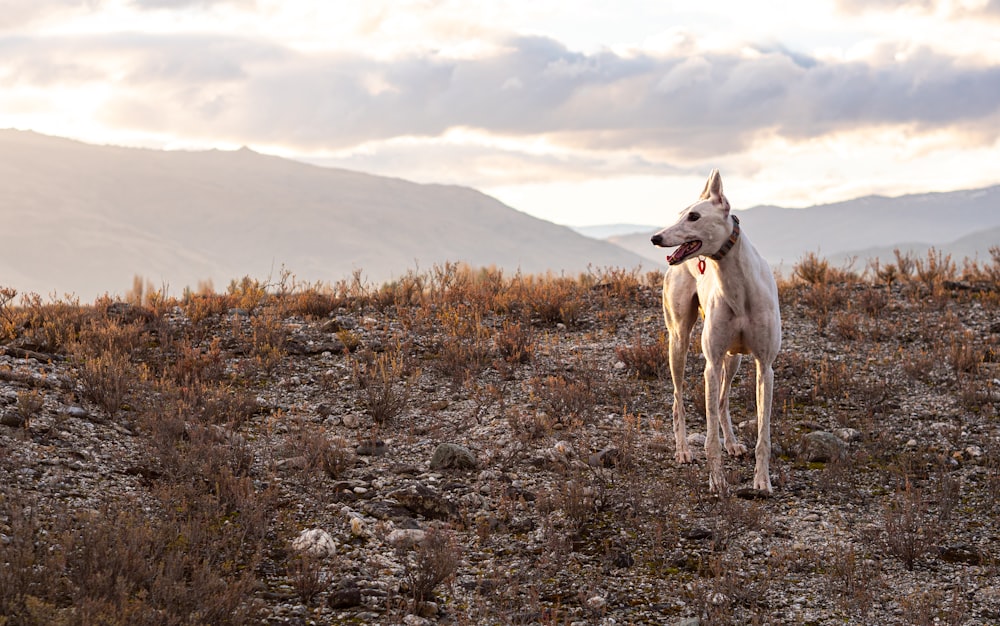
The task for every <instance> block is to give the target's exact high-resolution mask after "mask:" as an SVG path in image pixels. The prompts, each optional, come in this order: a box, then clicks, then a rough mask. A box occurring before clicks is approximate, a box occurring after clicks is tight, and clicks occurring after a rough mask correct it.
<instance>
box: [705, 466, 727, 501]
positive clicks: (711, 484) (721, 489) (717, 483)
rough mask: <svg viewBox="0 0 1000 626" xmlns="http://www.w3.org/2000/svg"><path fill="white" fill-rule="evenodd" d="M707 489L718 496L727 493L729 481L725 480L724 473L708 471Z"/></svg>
mask: <svg viewBox="0 0 1000 626" xmlns="http://www.w3.org/2000/svg"><path fill="white" fill-rule="evenodd" d="M708 490H709V492H711V493H716V494H719V495H720V496H727V495H729V483H727V482H726V476H725V474H723V473H722V472H721V471H719V472H713V471H709V473H708Z"/></svg>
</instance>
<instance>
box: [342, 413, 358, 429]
mask: <svg viewBox="0 0 1000 626" xmlns="http://www.w3.org/2000/svg"><path fill="white" fill-rule="evenodd" d="M340 421H341V422H342V423H343V424H344V426H347V427H348V428H357V427H358V426H360V425H361V418H360V417H358V416H357V415H355V414H353V413H348V414H347V415H343V416H341V418H340Z"/></svg>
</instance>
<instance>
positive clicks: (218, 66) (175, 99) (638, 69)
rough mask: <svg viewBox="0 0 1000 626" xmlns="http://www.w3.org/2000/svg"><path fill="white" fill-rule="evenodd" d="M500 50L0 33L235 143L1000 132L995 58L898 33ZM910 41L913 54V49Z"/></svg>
mask: <svg viewBox="0 0 1000 626" xmlns="http://www.w3.org/2000/svg"><path fill="white" fill-rule="evenodd" d="M501 44H502V45H500V46H498V50H499V51H497V52H495V53H492V54H489V55H482V56H474V57H472V58H453V57H448V56H444V55H442V54H438V53H435V52H434V51H414V52H411V53H410V54H409V55H407V56H402V57H394V58H392V59H376V58H368V57H364V56H361V55H360V54H357V53H354V54H347V53H339V52H303V51H298V50H293V49H291V48H287V47H282V46H280V45H278V44H275V43H273V42H269V41H266V40H258V39H252V38H239V37H217V36H208V35H204V36H202V35H158V36H148V35H142V36H140V35H130V34H120V35H114V36H102V37H94V38H89V39H88V38H86V37H82V36H77V37H74V38H59V37H47V38H42V39H37V40H32V39H25V38H10V37H8V38H0V58H2V59H3V60H2V61H0V69H3V70H5V71H0V76H3V77H4V78H0V87H4V88H6V87H12V86H17V85H18V84H25V83H33V84H35V85H37V86H43V87H44V86H45V85H48V84H54V83H57V82H58V83H60V84H67V83H73V82H76V83H90V84H100V85H102V86H103V87H112V88H113V89H112V90H111V94H112V95H111V96H110V97H109V98H108V101H107V103H106V106H104V107H102V113H101V114H102V116H103V119H104V120H105V121H106V123H108V124H109V125H115V124H120V125H125V126H127V127H131V128H141V127H142V126H143V125H144V124H155V125H158V126H164V125H169V127H172V128H176V129H184V130H185V133H186V134H187V135H189V136H191V137H199V136H201V137H205V138H206V139H207V138H218V139H221V140H227V141H231V142H235V143H240V144H242V143H249V144H255V143H256V144H274V145H279V144H280V145H286V146H289V147H291V146H298V147H300V148H302V149H305V150H313V151H316V150H328V151H334V150H344V149H348V148H350V147H352V146H357V145H360V144H364V143H368V142H380V141H386V140H389V139H392V138H394V137H425V138H426V137H436V136H440V135H442V134H443V133H446V132H448V131H449V129H456V128H469V129H475V130H476V131H478V132H481V133H483V134H492V135H495V136H499V137H505V136H506V137H546V138H548V140H549V141H551V142H554V143H557V144H561V145H564V146H565V147H566V148H567V149H572V150H587V151H605V150H608V151H617V150H626V149H628V150H634V151H638V152H640V153H643V154H645V155H646V156H647V158H651V159H652V160H654V161H656V162H665V161H669V160H673V161H674V162H677V161H679V160H683V159H692V158H695V159H696V158H701V157H703V156H705V155H723V154H732V153H736V152H739V151H742V150H745V149H747V148H748V147H749V146H751V145H752V144H753V142H754V141H755V140H756V139H757V138H758V137H760V136H761V135H772V134H777V135H779V136H784V137H789V138H810V137H817V136H821V135H823V134H825V133H830V132H836V131H839V130H844V129H852V128H859V127H860V128H864V127H878V126H884V125H909V126H912V127H914V128H917V129H922V128H942V127H963V126H969V125H973V126H975V125H977V124H982V126H983V132H984V133H985V134H988V135H990V136H995V135H996V132H997V131H996V130H995V129H996V125H995V124H992V123H990V124H986V123H985V122H987V121H995V119H996V117H997V116H998V113H1000V67H997V66H991V65H981V64H979V65H977V64H974V63H970V62H965V61H963V60H962V59H957V58H953V57H950V56H947V55H945V54H943V53H940V52H935V51H933V50H930V49H921V48H917V49H911V48H898V47H896V46H887V47H884V48H883V49H881V50H880V51H878V53H877V54H876V55H874V56H873V57H871V58H870V59H868V60H866V61H836V60H822V59H816V58H812V57H809V56H808V55H804V54H799V53H795V52H792V51H789V50H787V49H784V48H782V47H780V46H772V47H770V48H766V47H759V48H757V49H749V50H743V51H739V52H726V51H711V52H702V53H700V54H699V53H698V52H697V51H686V52H685V53H683V54H681V53H661V54H658V55H652V54H644V53H632V54H628V55H626V54H617V53H614V52H611V51H607V50H603V51H598V52H594V53H581V52H576V51H572V50H569V49H568V48H567V47H565V46H564V45H562V44H560V43H559V42H557V41H555V40H552V39H549V38H545V37H518V38H512V39H509V40H506V41H504V42H501ZM904 53H905V54H904Z"/></svg>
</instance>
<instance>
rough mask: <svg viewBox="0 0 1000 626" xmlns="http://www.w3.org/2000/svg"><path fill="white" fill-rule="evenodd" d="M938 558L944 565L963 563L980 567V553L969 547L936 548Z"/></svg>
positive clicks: (981, 558) (981, 560)
mask: <svg viewBox="0 0 1000 626" xmlns="http://www.w3.org/2000/svg"><path fill="white" fill-rule="evenodd" d="M938 558H939V559H941V560H942V561H945V562H946V563H965V564H966V565H981V564H982V563H983V555H982V553H981V552H980V551H979V550H978V549H977V548H976V547H975V546H969V545H964V544H961V545H954V546H942V547H940V548H938Z"/></svg>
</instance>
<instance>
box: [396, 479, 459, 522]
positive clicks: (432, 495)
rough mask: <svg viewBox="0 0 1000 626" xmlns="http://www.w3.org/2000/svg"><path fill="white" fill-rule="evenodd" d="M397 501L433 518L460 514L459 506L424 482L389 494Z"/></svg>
mask: <svg viewBox="0 0 1000 626" xmlns="http://www.w3.org/2000/svg"><path fill="white" fill-rule="evenodd" d="M389 497H390V498H393V499H394V500H395V501H396V502H399V503H400V504H401V505H402V506H404V507H406V508H407V509H409V510H411V511H413V512H414V513H416V514H418V515H423V516H424V517H428V518H432V519H449V518H452V517H455V516H456V515H458V507H457V506H456V505H454V504H452V503H451V502H449V501H447V500H445V499H444V498H443V497H442V496H441V494H440V493H438V492H437V491H435V490H434V489H431V488H430V487H428V486H427V485H424V484H423V483H416V484H413V485H410V486H408V487H404V488H403V489H398V490H396V491H393V492H392V493H390V494H389Z"/></svg>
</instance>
